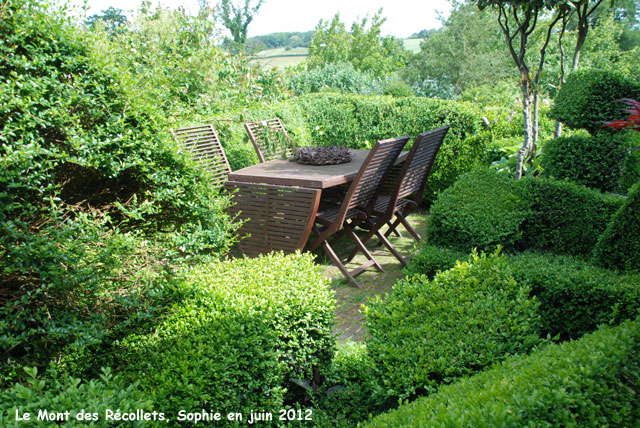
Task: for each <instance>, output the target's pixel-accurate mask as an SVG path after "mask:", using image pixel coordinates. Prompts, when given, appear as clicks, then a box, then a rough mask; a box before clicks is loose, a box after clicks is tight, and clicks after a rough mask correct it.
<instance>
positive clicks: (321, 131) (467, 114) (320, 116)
mask: <svg viewBox="0 0 640 428" xmlns="http://www.w3.org/2000/svg"><path fill="white" fill-rule="evenodd" d="M294 102H295V103H296V104H298V105H300V106H301V108H302V109H303V111H304V112H305V114H306V115H307V124H308V128H309V130H310V132H311V138H312V141H313V143H314V144H316V145H329V144H338V145H346V146H347V147H351V148H357V149H365V148H369V147H371V146H372V145H373V144H375V142H376V141H377V140H382V139H386V138H389V136H391V135H394V136H399V135H407V134H408V135H414V136H415V135H418V134H419V133H421V132H425V131H427V130H430V129H434V128H437V127H440V126H443V125H449V126H451V129H450V131H449V133H448V134H447V137H446V138H445V140H444V144H443V145H442V147H441V148H440V151H439V152H438V156H437V158H436V161H435V164H434V166H433V169H432V172H431V175H430V177H429V182H428V183H427V189H426V191H425V198H426V200H428V201H429V200H432V199H433V197H434V196H435V195H436V194H437V193H438V192H439V191H441V190H443V189H445V188H447V187H448V186H450V185H451V184H452V183H453V182H454V181H455V179H456V178H457V177H458V175H460V174H461V173H463V172H466V171H468V170H470V169H471V168H472V166H473V165H474V164H475V163H476V162H478V161H479V160H480V159H481V158H482V156H483V153H484V148H485V144H486V143H485V138H486V136H484V135H483V134H482V132H483V128H482V125H481V116H480V114H479V111H478V110H477V109H475V108H474V107H473V106H471V105H469V104H466V103H456V102H454V101H443V100H436V99H428V98H418V97H405V98H391V97H384V96H382V97H364V96H356V95H338V94H317V95H306V96H302V97H299V98H296V99H295V100H294Z"/></svg>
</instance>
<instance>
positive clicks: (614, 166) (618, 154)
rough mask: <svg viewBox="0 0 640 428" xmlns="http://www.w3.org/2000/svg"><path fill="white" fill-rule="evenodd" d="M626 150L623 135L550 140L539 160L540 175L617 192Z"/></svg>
mask: <svg viewBox="0 0 640 428" xmlns="http://www.w3.org/2000/svg"><path fill="white" fill-rule="evenodd" d="M629 146H630V145H629V141H628V139H627V138H626V136H625V135H623V134H609V133H598V134H596V135H594V136H592V137H580V136H572V137H563V138H556V139H553V140H549V141H547V142H546V143H545V144H544V152H543V156H542V160H541V165H542V169H543V173H544V175H545V176H547V177H552V178H557V179H560V180H563V179H568V180H570V181H572V182H574V183H578V184H583V185H585V186H587V187H592V188H595V189H599V190H601V191H612V190H615V189H617V188H618V186H619V181H620V179H621V178H622V176H623V174H624V169H625V166H626V164H627V158H629ZM625 190H626V189H625Z"/></svg>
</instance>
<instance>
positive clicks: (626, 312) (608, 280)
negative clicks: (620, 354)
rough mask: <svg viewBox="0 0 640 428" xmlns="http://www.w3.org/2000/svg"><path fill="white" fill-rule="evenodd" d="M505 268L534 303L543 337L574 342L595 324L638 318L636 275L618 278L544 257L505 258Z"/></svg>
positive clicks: (581, 264)
mask: <svg viewBox="0 0 640 428" xmlns="http://www.w3.org/2000/svg"><path fill="white" fill-rule="evenodd" d="M509 267H510V268H511V270H512V273H513V277H514V278H515V279H516V281H517V282H518V283H519V284H522V285H525V286H527V287H528V288H529V289H531V293H532V295H534V296H536V298H537V299H538V301H539V302H540V306H539V311H540V316H541V319H542V333H543V335H547V334H549V335H551V336H552V337H556V336H558V338H559V339H560V340H565V339H575V338H579V337H581V336H582V335H584V334H585V333H590V332H592V331H594V330H595V329H596V328H597V327H598V326H599V325H600V324H618V323H619V322H620V321H621V320H626V319H633V318H635V317H636V316H637V315H638V310H639V309H640V276H638V275H620V274H618V273H616V272H613V271H610V270H607V269H602V268H598V267H595V266H591V265H589V264H586V263H584V262H583V261H582V260H580V259H577V258H573V257H569V256H559V255H555V254H549V253H547V254H536V253H523V254H519V255H515V256H511V257H509Z"/></svg>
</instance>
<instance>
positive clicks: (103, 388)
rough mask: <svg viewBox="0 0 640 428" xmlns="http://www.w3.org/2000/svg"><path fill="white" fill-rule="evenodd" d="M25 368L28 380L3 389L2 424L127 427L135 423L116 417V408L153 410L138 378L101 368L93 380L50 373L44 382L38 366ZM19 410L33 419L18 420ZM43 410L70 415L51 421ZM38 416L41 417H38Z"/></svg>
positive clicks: (0, 398)
mask: <svg viewBox="0 0 640 428" xmlns="http://www.w3.org/2000/svg"><path fill="white" fill-rule="evenodd" d="M25 371H26V372H27V378H26V380H25V382H23V383H22V384H16V385H14V386H12V387H11V388H8V389H6V390H4V391H1V392H0V424H1V425H2V426H3V427H6V428H19V427H24V426H25V425H26V426H37V427H51V426H65V427H86V426H94V427H107V426H108V427H123V428H124V427H130V426H132V422H129V421H128V420H127V421H123V420H119V421H117V420H114V419H113V418H114V417H115V412H116V411H118V412H119V413H120V414H125V413H126V414H130V413H134V414H135V412H136V411H137V410H138V409H140V410H142V411H144V412H148V413H151V412H152V411H153V408H152V403H151V401H150V400H149V397H148V395H146V394H143V392H142V391H141V390H140V388H139V385H138V382H137V381H136V382H134V383H127V381H126V380H125V379H124V378H123V377H121V376H118V375H113V374H112V373H111V370H109V369H104V370H102V373H101V374H100V377H99V378H97V379H93V380H90V381H82V380H81V379H76V378H73V377H70V376H69V375H67V374H64V373H62V374H59V373H51V374H50V376H51V379H52V380H49V381H44V380H41V379H38V377H37V369H36V368H25ZM16 411H17V412H18V414H19V415H20V417H22V418H23V419H24V417H25V413H30V415H31V416H30V420H29V421H25V420H16ZM43 411H44V412H46V413H47V414H48V415H51V413H54V414H55V413H57V412H61V413H64V412H66V411H69V414H68V415H67V416H62V417H61V418H59V419H51V420H49V419H47V417H42V416H44V414H45V413H42V412H43ZM81 412H82V413H81ZM107 412H113V413H112V419H111V420H109V421H107V420H106V418H107ZM39 415H40V416H41V417H42V418H41V419H39V418H38V416H39ZM85 415H88V416H85ZM87 417H88V418H89V419H86V418H87ZM54 418H55V415H54ZM92 421H93V422H92ZM56 422H58V423H57V424H56ZM135 426H137V427H143V426H148V423H145V421H141V422H139V423H136V424H135Z"/></svg>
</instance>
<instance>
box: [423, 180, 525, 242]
mask: <svg viewBox="0 0 640 428" xmlns="http://www.w3.org/2000/svg"><path fill="white" fill-rule="evenodd" d="M516 187H517V183H516V182H515V181H513V180H511V179H510V178H509V177H507V176H506V175H501V174H498V173H496V172H494V171H491V170H488V169H476V170H474V171H473V172H471V173H469V174H465V175H463V176H461V177H460V178H459V179H458V180H457V181H456V182H455V184H454V185H453V186H451V187H450V188H449V189H447V190H445V191H444V192H442V193H441V194H440V196H438V199H437V200H436V201H435V202H434V204H433V205H432V206H431V210H430V214H431V215H430V217H429V222H428V226H427V241H428V242H429V243H431V244H434V245H438V246H441V247H452V248H454V249H457V250H461V251H465V252H469V251H471V250H472V249H473V248H478V249H483V250H484V249H492V248H495V247H496V246H497V245H502V246H504V248H505V249H509V250H510V249H513V248H514V246H515V244H516V242H518V241H519V240H520V239H521V236H522V233H521V230H520V228H521V225H522V223H523V221H524V220H525V218H526V216H527V214H528V210H527V203H526V201H525V200H524V199H523V198H521V197H520V196H519V195H518V193H517V192H516Z"/></svg>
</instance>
